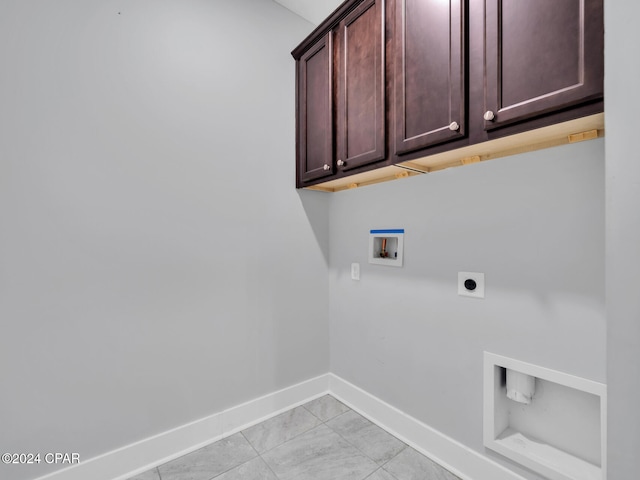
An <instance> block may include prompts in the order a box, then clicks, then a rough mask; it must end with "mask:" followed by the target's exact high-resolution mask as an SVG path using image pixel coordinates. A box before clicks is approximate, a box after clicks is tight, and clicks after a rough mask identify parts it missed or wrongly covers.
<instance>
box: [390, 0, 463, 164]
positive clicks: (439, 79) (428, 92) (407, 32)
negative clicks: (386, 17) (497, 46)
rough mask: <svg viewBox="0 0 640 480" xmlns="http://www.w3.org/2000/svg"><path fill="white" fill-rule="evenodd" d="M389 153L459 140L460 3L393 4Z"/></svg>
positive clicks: (417, 0) (420, 0) (406, 0)
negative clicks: (391, 148)
mask: <svg viewBox="0 0 640 480" xmlns="http://www.w3.org/2000/svg"><path fill="white" fill-rule="evenodd" d="M395 5H396V11H395V15H394V17H395V24H394V31H395V38H394V47H395V70H394V108H395V132H394V133H395V135H394V136H395V153H396V154H398V155H401V154H404V153H407V152H411V151H414V150H418V149H423V148H425V147H428V146H430V145H436V144H439V143H443V142H446V141H449V140H452V139H455V138H461V137H464V136H465V131H466V115H465V101H466V98H465V96H466V89H465V42H466V32H465V12H464V8H465V7H464V5H463V2H462V1H461V0H451V1H442V0H397V1H396V2H395Z"/></svg>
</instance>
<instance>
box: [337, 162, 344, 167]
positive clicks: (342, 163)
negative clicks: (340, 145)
mask: <svg viewBox="0 0 640 480" xmlns="http://www.w3.org/2000/svg"><path fill="white" fill-rule="evenodd" d="M336 163H337V164H338V166H339V167H344V161H342V160H338V161H337V162H336Z"/></svg>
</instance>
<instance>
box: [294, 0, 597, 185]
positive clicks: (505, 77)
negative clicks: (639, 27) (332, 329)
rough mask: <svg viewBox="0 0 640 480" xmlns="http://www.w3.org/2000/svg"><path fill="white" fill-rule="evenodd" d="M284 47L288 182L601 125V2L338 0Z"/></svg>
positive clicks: (434, 162) (454, 157)
mask: <svg viewBox="0 0 640 480" xmlns="http://www.w3.org/2000/svg"><path fill="white" fill-rule="evenodd" d="M292 55H293V57H294V58H295V60H296V63H297V70H296V71H297V110H296V115H297V154H296V155H297V165H298V166H297V171H298V175H297V179H296V185H297V186H298V187H299V188H300V187H311V186H314V188H318V189H325V190H329V191H335V190H336V189H343V188H352V187H354V186H358V185H360V184H365V185H366V184H370V183H375V182H376V181H380V179H387V178H396V177H398V178H400V177H402V176H407V175H414V174H419V173H423V172H430V171H435V170H438V169H442V168H448V167H449V166H454V165H466V164H468V163H475V162H479V161H482V160H485V159H489V158H497V157H499V156H504V155H509V154H513V153H517V152H520V151H530V150H532V149H536V148H543V146H544V145H547V146H551V145H559V144H562V143H568V142H571V141H575V139H576V138H594V135H595V137H597V136H601V135H602V131H603V128H604V125H603V119H602V115H601V113H602V112H603V109H604V102H603V92H604V88H603V83H604V82H603V79H604V22H603V0H345V1H344V2H343V3H342V4H341V5H340V6H339V7H338V8H337V9H336V11H335V12H333V13H332V14H331V15H330V16H329V17H328V18H327V19H326V20H325V21H324V22H323V23H322V24H321V25H319V26H318V28H316V29H315V30H314V31H313V32H312V33H311V34H310V35H309V36H308V37H307V38H306V39H305V40H304V41H303V42H302V43H301V44H300V45H299V46H298V47H296V49H295V50H294V51H293V52H292ZM583 120H584V121H583ZM552 126H553V127H554V128H553V129H544V131H543V127H552ZM574 128H577V129H578V130H576V131H573V129H574ZM594 132H595V134H594ZM582 134H584V135H582ZM572 139H573V140H572ZM476 145H477V146H478V147H477V148H476ZM381 167H388V168H384V169H382V168H381ZM372 170H377V172H379V173H376V172H372ZM376 175H377V176H376ZM354 176H355V177H354ZM346 177H349V178H346ZM354 178H355V180H353V179H354ZM318 184H322V185H318Z"/></svg>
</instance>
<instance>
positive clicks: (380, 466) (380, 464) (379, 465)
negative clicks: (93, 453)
mask: <svg viewBox="0 0 640 480" xmlns="http://www.w3.org/2000/svg"><path fill="white" fill-rule="evenodd" d="M338 401H339V400H338ZM343 405H344V404H343ZM345 406H346V405H345ZM349 412H354V413H355V414H357V415H359V416H361V417H362V415H360V414H359V413H358V412H356V411H355V410H353V409H351V408H349V411H347V412H344V413H341V414H340V415H336V416H335V417H332V418H330V419H329V420H327V422H330V421H331V420H335V419H336V418H338V417H341V416H342V415H346V414H347V413H349ZM362 418H364V419H365V420H367V421H368V422H369V423H371V425H374V426H376V427H378V428H379V429H380V430H382V431H383V432H385V433H386V434H388V435H390V436H391V437H393V438H395V439H396V440H398V441H399V442H400V443H401V444H402V445H404V446H403V447H402V448H401V449H400V451H398V453H396V454H395V455H393V456H392V457H391V458H390V459H388V460H387V461H385V462H384V463H378V462H376V461H375V460H374V459H373V458H371V457H370V456H369V455H367V454H366V453H365V452H363V451H362V450H361V449H360V448H358V446H357V445H355V444H353V443H352V442H350V441H349V439H347V438H346V437H345V436H344V435H342V434H341V433H340V432H337V431H335V430H334V429H333V428H331V426H329V425H327V422H324V424H325V425H326V426H327V428H329V429H330V430H331V431H332V432H334V433H335V434H336V435H338V436H339V437H340V438H342V439H343V440H344V441H345V442H347V443H348V444H349V445H351V446H352V447H353V448H355V449H356V450H358V451H359V452H360V453H362V454H363V455H364V456H365V457H367V458H368V459H369V460H371V461H372V462H373V463H375V464H376V465H377V466H378V468H376V469H375V470H374V471H373V472H371V474H370V475H369V476H367V477H365V479H366V478H369V477H370V476H371V475H373V474H374V473H375V472H377V471H378V470H380V469H381V468H383V467H384V466H385V465H387V464H388V463H389V462H390V461H391V460H393V459H394V458H396V457H397V456H398V455H400V454H401V453H402V452H404V451H405V449H406V448H407V447H409V445H407V444H406V443H404V442H403V441H402V440H400V439H399V438H397V437H395V436H393V435H391V434H390V433H389V432H387V431H386V430H385V429H384V428H382V427H380V426H378V425H376V424H375V423H373V422H372V421H371V420H369V419H367V418H365V417H362ZM384 471H385V472H387V473H389V472H388V471H387V470H386V469H384ZM389 475H391V473H389ZM391 476H392V477H393V478H396V477H395V476H394V475H391ZM365 479H363V480H365Z"/></svg>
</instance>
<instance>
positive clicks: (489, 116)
mask: <svg viewBox="0 0 640 480" xmlns="http://www.w3.org/2000/svg"><path fill="white" fill-rule="evenodd" d="M494 118H496V115H495V113H493V112H492V111H491V110H487V111H486V112H484V119H485V120H486V121H487V122H490V121H491V120H493V119H494Z"/></svg>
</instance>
